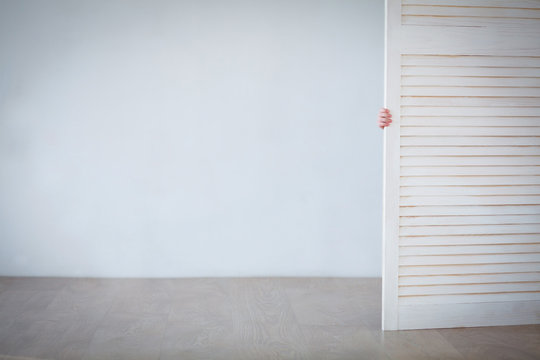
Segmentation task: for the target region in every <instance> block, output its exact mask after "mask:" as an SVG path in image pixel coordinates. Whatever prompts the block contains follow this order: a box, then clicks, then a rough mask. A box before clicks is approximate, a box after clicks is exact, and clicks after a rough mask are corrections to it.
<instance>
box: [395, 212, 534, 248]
mask: <svg viewBox="0 0 540 360" xmlns="http://www.w3.org/2000/svg"><path fill="white" fill-rule="evenodd" d="M536 223H540V214H533V215H488V216H485V215H472V216H471V215H454V216H402V217H400V225H401V226H426V225H438V226H440V225H488V224H498V225H500V224H517V225H519V224H536ZM401 254H403V253H401Z"/></svg>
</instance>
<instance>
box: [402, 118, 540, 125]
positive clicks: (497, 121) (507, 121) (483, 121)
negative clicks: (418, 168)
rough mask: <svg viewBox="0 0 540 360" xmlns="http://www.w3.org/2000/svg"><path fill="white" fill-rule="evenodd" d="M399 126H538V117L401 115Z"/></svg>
mask: <svg viewBox="0 0 540 360" xmlns="http://www.w3.org/2000/svg"><path fill="white" fill-rule="evenodd" d="M401 126H409V127H410V126H461V127H491V126H494V127H508V128H509V127H522V126H526V127H537V126H540V117H526V116H523V117H493V116H492V117H483V116H476V117H471V116H469V117H467V116H460V117H451V116H447V117H431V116H402V117H401Z"/></svg>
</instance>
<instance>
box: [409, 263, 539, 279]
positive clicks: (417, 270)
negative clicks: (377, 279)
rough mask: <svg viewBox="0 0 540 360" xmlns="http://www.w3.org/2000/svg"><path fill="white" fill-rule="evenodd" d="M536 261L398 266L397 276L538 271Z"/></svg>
mask: <svg viewBox="0 0 540 360" xmlns="http://www.w3.org/2000/svg"><path fill="white" fill-rule="evenodd" d="M539 271H540V262H537V263H504V264H468V265H463V264H461V265H459V266H456V265H432V266H429V265H423V266H415V265H408V266H400V267H399V276H434V275H464V274H501V273H515V272H539Z"/></svg>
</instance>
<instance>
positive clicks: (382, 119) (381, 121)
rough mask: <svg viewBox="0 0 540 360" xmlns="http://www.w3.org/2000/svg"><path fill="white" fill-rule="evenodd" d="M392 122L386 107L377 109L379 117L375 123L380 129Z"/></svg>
mask: <svg viewBox="0 0 540 360" xmlns="http://www.w3.org/2000/svg"><path fill="white" fill-rule="evenodd" d="M391 123H392V114H390V110H388V109H386V108H381V110H380V111H379V118H378V121H377V124H378V125H379V127H380V128H381V129H384V128H385V127H387V126H388V125H390V124H391Z"/></svg>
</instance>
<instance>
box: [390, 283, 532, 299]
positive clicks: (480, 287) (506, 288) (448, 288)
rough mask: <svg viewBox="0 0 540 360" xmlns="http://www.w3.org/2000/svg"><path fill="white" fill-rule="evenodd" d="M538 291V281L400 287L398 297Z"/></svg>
mask: <svg viewBox="0 0 540 360" xmlns="http://www.w3.org/2000/svg"><path fill="white" fill-rule="evenodd" d="M524 291H527V292H529V291H539V292H540V281H538V279H537V280H536V281H535V282H516V283H492V284H458V285H453V284H441V285H402V286H400V287H399V296H410V295H444V294H478V293H501V292H524Z"/></svg>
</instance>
